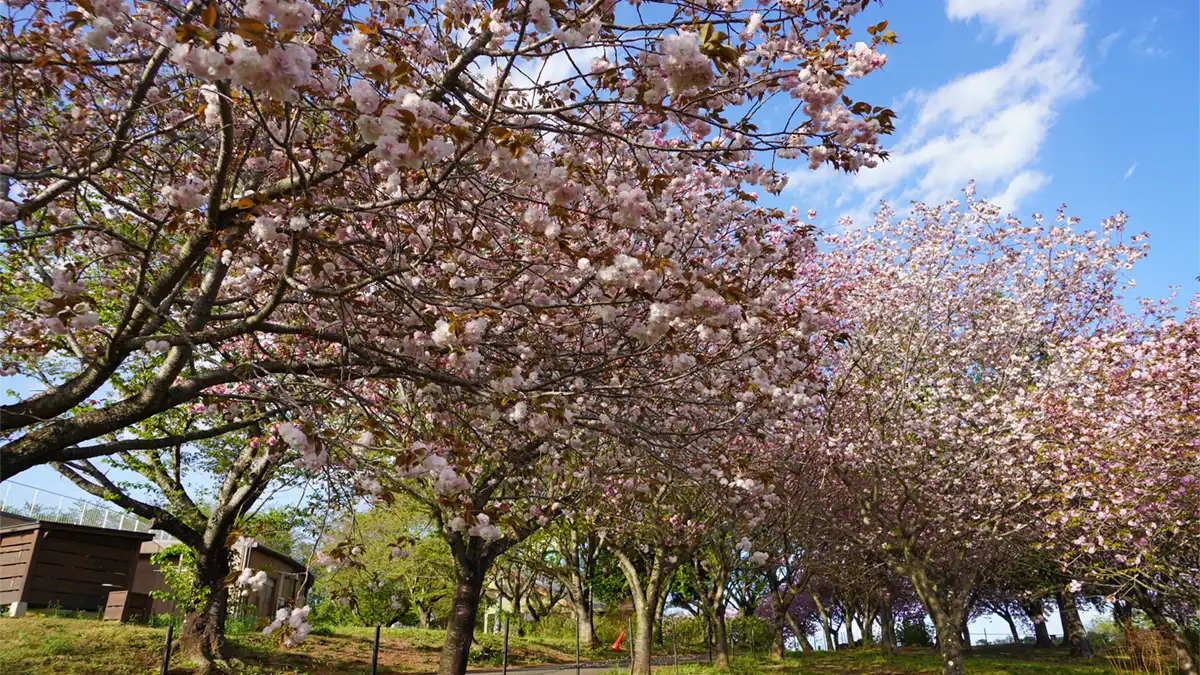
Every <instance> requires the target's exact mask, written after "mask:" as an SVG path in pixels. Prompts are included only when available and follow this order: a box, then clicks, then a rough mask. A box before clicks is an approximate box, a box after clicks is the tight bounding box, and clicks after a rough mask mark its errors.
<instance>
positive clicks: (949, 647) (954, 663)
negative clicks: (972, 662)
mask: <svg viewBox="0 0 1200 675" xmlns="http://www.w3.org/2000/svg"><path fill="white" fill-rule="evenodd" d="M933 627H934V629H935V630H936V631H937V634H938V649H939V650H940V651H941V653H942V673H943V675H965V673H966V666H965V664H964V663H963V649H962V638H961V637H960V635H959V625H958V622H957V621H954V620H952V619H949V618H946V617H943V619H942V621H940V622H938V621H934V624H933Z"/></svg>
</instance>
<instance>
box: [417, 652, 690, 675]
mask: <svg viewBox="0 0 1200 675" xmlns="http://www.w3.org/2000/svg"><path fill="white" fill-rule="evenodd" d="M707 662H708V655H707V654H704V655H699V656H682V655H681V656H680V657H679V663H680V664H684V663H707ZM650 663H651V665H655V666H669V665H672V664H674V663H675V660H674V659H673V658H672V657H669V656H666V657H656V658H653V659H651V660H650ZM614 668H619V669H621V670H628V669H629V659H628V658H624V659H621V660H620V661H616V660H613V661H586V662H584V663H581V664H579V675H603V674H604V673H608V672H611V671H612V670H613V669H614ZM503 672H504V670H503V669H502V668H488V669H486V670H475V669H470V670H468V671H467V675H500V674H501V673H503ZM508 672H509V673H515V674H517V675H550V674H551V673H562V675H574V673H575V664H574V663H549V664H546V665H542V666H520V667H517V666H513V667H510V668H509V669H508ZM430 675H432V674H430Z"/></svg>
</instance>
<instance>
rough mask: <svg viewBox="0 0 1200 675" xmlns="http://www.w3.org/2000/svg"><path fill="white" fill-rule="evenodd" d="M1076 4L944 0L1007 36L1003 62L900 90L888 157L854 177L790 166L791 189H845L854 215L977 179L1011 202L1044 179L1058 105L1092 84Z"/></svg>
mask: <svg viewBox="0 0 1200 675" xmlns="http://www.w3.org/2000/svg"><path fill="white" fill-rule="evenodd" d="M1081 9H1082V0H948V1H947V3H946V14H947V16H948V17H949V18H950V19H951V20H953V21H976V20H977V21H979V22H980V23H981V24H983V27H984V28H985V30H988V31H990V32H992V33H994V35H995V40H996V42H997V43H998V44H1005V43H1008V44H1011V47H1010V50H1009V52H1008V54H1007V56H1006V57H1005V58H1004V60H1003V61H1002V62H1000V63H997V64H995V65H993V66H991V67H988V68H985V69H983V70H979V71H975V72H968V73H963V74H961V75H959V76H957V77H954V78H953V79H951V80H949V81H947V82H945V83H944V84H942V85H941V86H939V87H937V88H935V89H932V90H927V91H923V92H915V93H911V94H906V95H905V100H906V102H908V103H909V106H907V107H910V108H911V110H912V112H909V113H908V114H903V113H902V117H901V118H900V120H899V122H898V127H899V129H900V130H901V131H902V132H903V133H902V134H901V135H900V136H899V137H898V138H896V139H892V140H891V142H890V143H889V145H890V151H891V158H890V159H889V161H887V162H884V163H881V164H880V165H879V167H877V168H875V169H869V170H864V171H862V172H861V173H859V174H857V175H855V176H853V177H838V176H835V175H834V174H832V172H829V173H825V172H818V173H817V174H816V175H809V176H802V175H799V174H794V175H793V177H792V178H793V183H792V185H793V188H797V187H798V188H799V189H801V190H804V189H806V188H812V187H814V185H815V184H828V186H829V188H831V189H832V190H833V192H834V194H839V195H842V196H843V197H845V196H847V195H850V196H851V199H850V200H849V204H848V206H849V208H844V209H842V210H843V212H848V213H849V212H858V213H861V212H862V211H863V208H864V207H866V208H867V209H872V210H873V208H874V206H875V204H876V203H877V202H878V200H879V199H881V198H885V199H888V200H889V201H890V202H892V203H893V204H895V205H900V204H901V203H904V202H906V201H908V200H912V199H917V200H923V201H934V202H936V201H942V200H945V199H949V198H952V197H955V196H956V195H958V194H959V191H960V190H961V189H962V188H963V187H965V186H966V184H967V182H968V181H970V180H975V181H976V183H977V186H978V191H979V194H980V195H981V196H989V197H990V196H994V195H999V196H998V197H996V201H997V202H998V203H1000V204H1001V205H1002V206H1003V207H1004V208H1006V209H1016V208H1018V206H1019V204H1020V202H1021V200H1022V199H1023V198H1024V197H1026V196H1028V195H1029V194H1031V193H1032V192H1034V191H1036V190H1038V189H1039V188H1041V187H1042V186H1044V185H1045V184H1046V183H1047V182H1048V181H1049V180H1050V177H1049V176H1047V175H1046V174H1045V173H1043V172H1041V171H1038V170H1036V169H1035V168H1034V165H1035V164H1036V162H1037V160H1038V155H1039V152H1040V150H1041V147H1042V144H1043V142H1044V141H1045V139H1046V135H1047V133H1048V131H1049V129H1050V128H1051V126H1052V125H1053V124H1054V122H1055V119H1056V118H1057V115H1058V112H1059V110H1060V109H1061V108H1062V106H1063V105H1065V104H1067V103H1069V102H1070V101H1072V100H1073V99H1076V98H1078V97H1080V96H1082V95H1084V94H1085V93H1086V92H1087V91H1088V90H1089V89H1090V87H1091V83H1090V81H1089V80H1088V77H1087V73H1086V71H1085V69H1084V59H1083V54H1082V52H1083V45H1084V35H1085V25H1084V23H1083V21H1082V19H1081V17H1080V13H1081ZM1114 40H1115V38H1114ZM1109 46H1110V47H1111V44H1110V45H1109ZM893 58H897V59H898V58H903V54H901V53H897V54H896V55H894V56H893ZM884 76H885V77H886V74H885V75H884Z"/></svg>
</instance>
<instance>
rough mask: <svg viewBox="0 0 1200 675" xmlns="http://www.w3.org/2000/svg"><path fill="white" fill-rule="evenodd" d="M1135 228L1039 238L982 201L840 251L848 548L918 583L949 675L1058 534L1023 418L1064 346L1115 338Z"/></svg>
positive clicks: (907, 222) (895, 222) (836, 257)
mask: <svg viewBox="0 0 1200 675" xmlns="http://www.w3.org/2000/svg"><path fill="white" fill-rule="evenodd" d="M1124 223H1125V219H1124V217H1123V216H1119V217H1116V218H1111V219H1108V220H1106V221H1104V223H1103V224H1102V228H1101V229H1100V230H1099V231H1093V232H1082V231H1079V230H1078V229H1077V227H1076V225H1077V221H1076V220H1075V219H1073V218H1068V216H1066V214H1065V213H1063V212H1061V211H1060V213H1059V214H1058V215H1057V217H1056V219H1055V222H1051V223H1046V222H1045V221H1044V220H1043V219H1042V218H1041V217H1040V216H1035V217H1034V218H1033V222H1032V223H1030V224H1025V223H1022V222H1020V221H1019V220H1018V219H1016V218H1014V217H1011V216H1010V217H1007V218H1005V217H1003V216H1002V215H1001V214H1000V212H999V210H998V209H997V208H996V207H994V206H992V205H990V204H988V203H987V202H986V201H983V200H977V199H975V198H974V197H973V190H972V189H968V190H967V194H966V200H965V202H949V203H947V204H945V205H942V206H925V205H921V204H917V205H915V206H914V207H913V208H912V212H911V215H909V216H906V217H899V216H897V214H895V213H894V212H893V211H891V210H890V209H889V208H887V207H886V206H885V207H883V208H882V209H881V210H880V212H879V214H878V215H877V217H876V220H875V222H874V223H873V224H870V225H868V226H866V227H864V228H862V229H851V230H848V231H846V232H845V233H843V234H838V235H834V236H830V237H829V243H830V246H831V247H832V248H831V251H830V253H829V254H828V256H827V257H826V258H825V260H826V273H827V275H828V276H829V277H830V278H832V279H835V281H834V282H833V283H834V284H835V287H836V291H835V292H836V293H837V295H838V300H837V304H836V310H835V312H836V316H837V318H838V320H839V321H841V322H843V323H842V325H843V326H844V331H843V332H842V333H841V335H839V336H838V337H837V338H835V344H836V349H833V350H832V351H831V352H830V354H829V385H828V387H827V389H826V391H825V393H824V396H823V403H822V409H823V410H824V413H825V415H826V424H827V428H826V429H827V437H828V439H827V441H826V442H825V443H824V448H825V451H826V453H827V456H828V458H829V461H830V462H831V463H832V466H834V467H835V469H836V472H837V475H838V476H839V478H840V479H841V480H842V481H843V483H844V485H845V488H846V490H847V493H848V494H850V495H852V497H853V499H854V502H855V504H856V506H857V510H858V518H857V519H856V523H857V525H856V526H853V527H852V526H851V522H850V521H847V522H846V525H847V527H846V535H847V537H848V538H850V539H851V540H852V541H854V542H856V545H857V546H858V547H860V549H861V550H862V551H863V556H864V557H868V558H869V557H870V556H874V555H878V556H881V559H882V560H884V561H886V562H887V564H888V565H889V566H890V567H891V568H892V569H893V570H895V571H896V572H898V573H900V574H903V575H904V576H905V577H906V578H907V579H908V580H909V581H910V582H911V583H912V585H913V587H914V590H915V591H916V593H917V594H918V596H919V597H920V598H921V601H922V602H923V604H924V605H925V607H926V610H927V611H928V613H929V615H930V618H931V619H932V620H933V623H934V625H935V626H936V628H937V633H938V640H939V645H940V647H941V652H942V658H943V669H944V671H945V673H946V674H947V675H958V674H961V673H962V672H963V668H964V666H963V660H962V637H961V621H962V619H963V617H964V616H965V612H966V611H967V609H968V607H967V605H968V598H969V597H970V594H971V591H972V589H973V588H974V587H975V586H976V584H977V583H978V582H979V580H980V576H981V574H982V573H983V572H984V571H986V570H988V569H991V568H994V567H995V566H997V565H999V564H1002V562H1003V560H1004V558H1005V556H1006V555H1007V554H1008V551H1009V546H1008V545H1007V543H1006V542H1008V541H1009V540H1011V539H1013V538H1014V537H1019V536H1023V532H1024V531H1025V530H1026V529H1027V528H1029V527H1031V526H1034V525H1035V524H1036V523H1039V522H1041V518H1042V516H1044V515H1045V511H1044V509H1043V508H1042V506H1041V504H1040V499H1041V498H1042V497H1043V496H1044V495H1046V494H1048V493H1050V492H1051V491H1052V489H1053V487H1054V485H1055V482H1054V475H1053V473H1052V472H1050V471H1049V470H1047V469H1046V468H1045V467H1044V466H1043V465H1042V463H1041V462H1040V461H1039V453H1038V452H1037V451H1036V445H1035V443H1034V441H1035V438H1036V436H1035V433H1034V432H1035V430H1034V429H1032V428H1029V427H1027V426H1026V425H1027V424H1028V421H1027V419H1025V418H1022V417H1020V416H1019V415H1017V414H1016V413H1014V412H1012V410H1011V409H1009V408H1008V407H1007V406H1006V405H1005V403H1006V402H1007V401H1011V400H1015V399H1018V398H1020V397H1021V396H1022V395H1024V394H1025V393H1027V392H1028V391H1030V390H1031V389H1032V388H1033V387H1034V385H1035V384H1036V382H1037V377H1038V375H1039V373H1041V372H1042V371H1044V370H1045V368H1046V367H1047V354H1048V350H1049V349H1050V348H1051V345H1054V344H1060V343H1063V342H1066V341H1068V340H1072V339H1074V338H1076V337H1078V336H1086V335H1090V334H1092V333H1094V332H1096V331H1098V330H1101V329H1102V327H1103V326H1104V325H1106V323H1108V322H1109V320H1110V318H1111V316H1112V314H1113V313H1114V312H1115V311H1116V309H1115V308H1116V299H1117V297H1118V293H1119V292H1120V289H1121V278H1122V277H1121V275H1122V273H1123V271H1124V270H1125V269H1126V267H1127V266H1128V265H1131V264H1132V263H1133V262H1134V261H1136V260H1137V259H1139V258H1140V257H1142V255H1143V253H1144V251H1143V248H1142V246H1140V245H1139V244H1138V242H1137V238H1136V237H1134V238H1131V239H1130V240H1129V241H1124V240H1123V236H1124V235H1123V230H1124ZM834 333H835V335H836V334H837V331H836V330H835V331H834Z"/></svg>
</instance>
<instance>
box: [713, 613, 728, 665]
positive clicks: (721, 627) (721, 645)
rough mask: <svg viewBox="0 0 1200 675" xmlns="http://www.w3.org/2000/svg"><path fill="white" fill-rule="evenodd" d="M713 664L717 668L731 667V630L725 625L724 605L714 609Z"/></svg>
mask: <svg viewBox="0 0 1200 675" xmlns="http://www.w3.org/2000/svg"><path fill="white" fill-rule="evenodd" d="M712 624H713V662H714V663H715V664H716V666H717V668H728V667H729V630H728V628H727V626H726V625H725V607H724V605H721V606H718V607H715V608H713V612H712Z"/></svg>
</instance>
